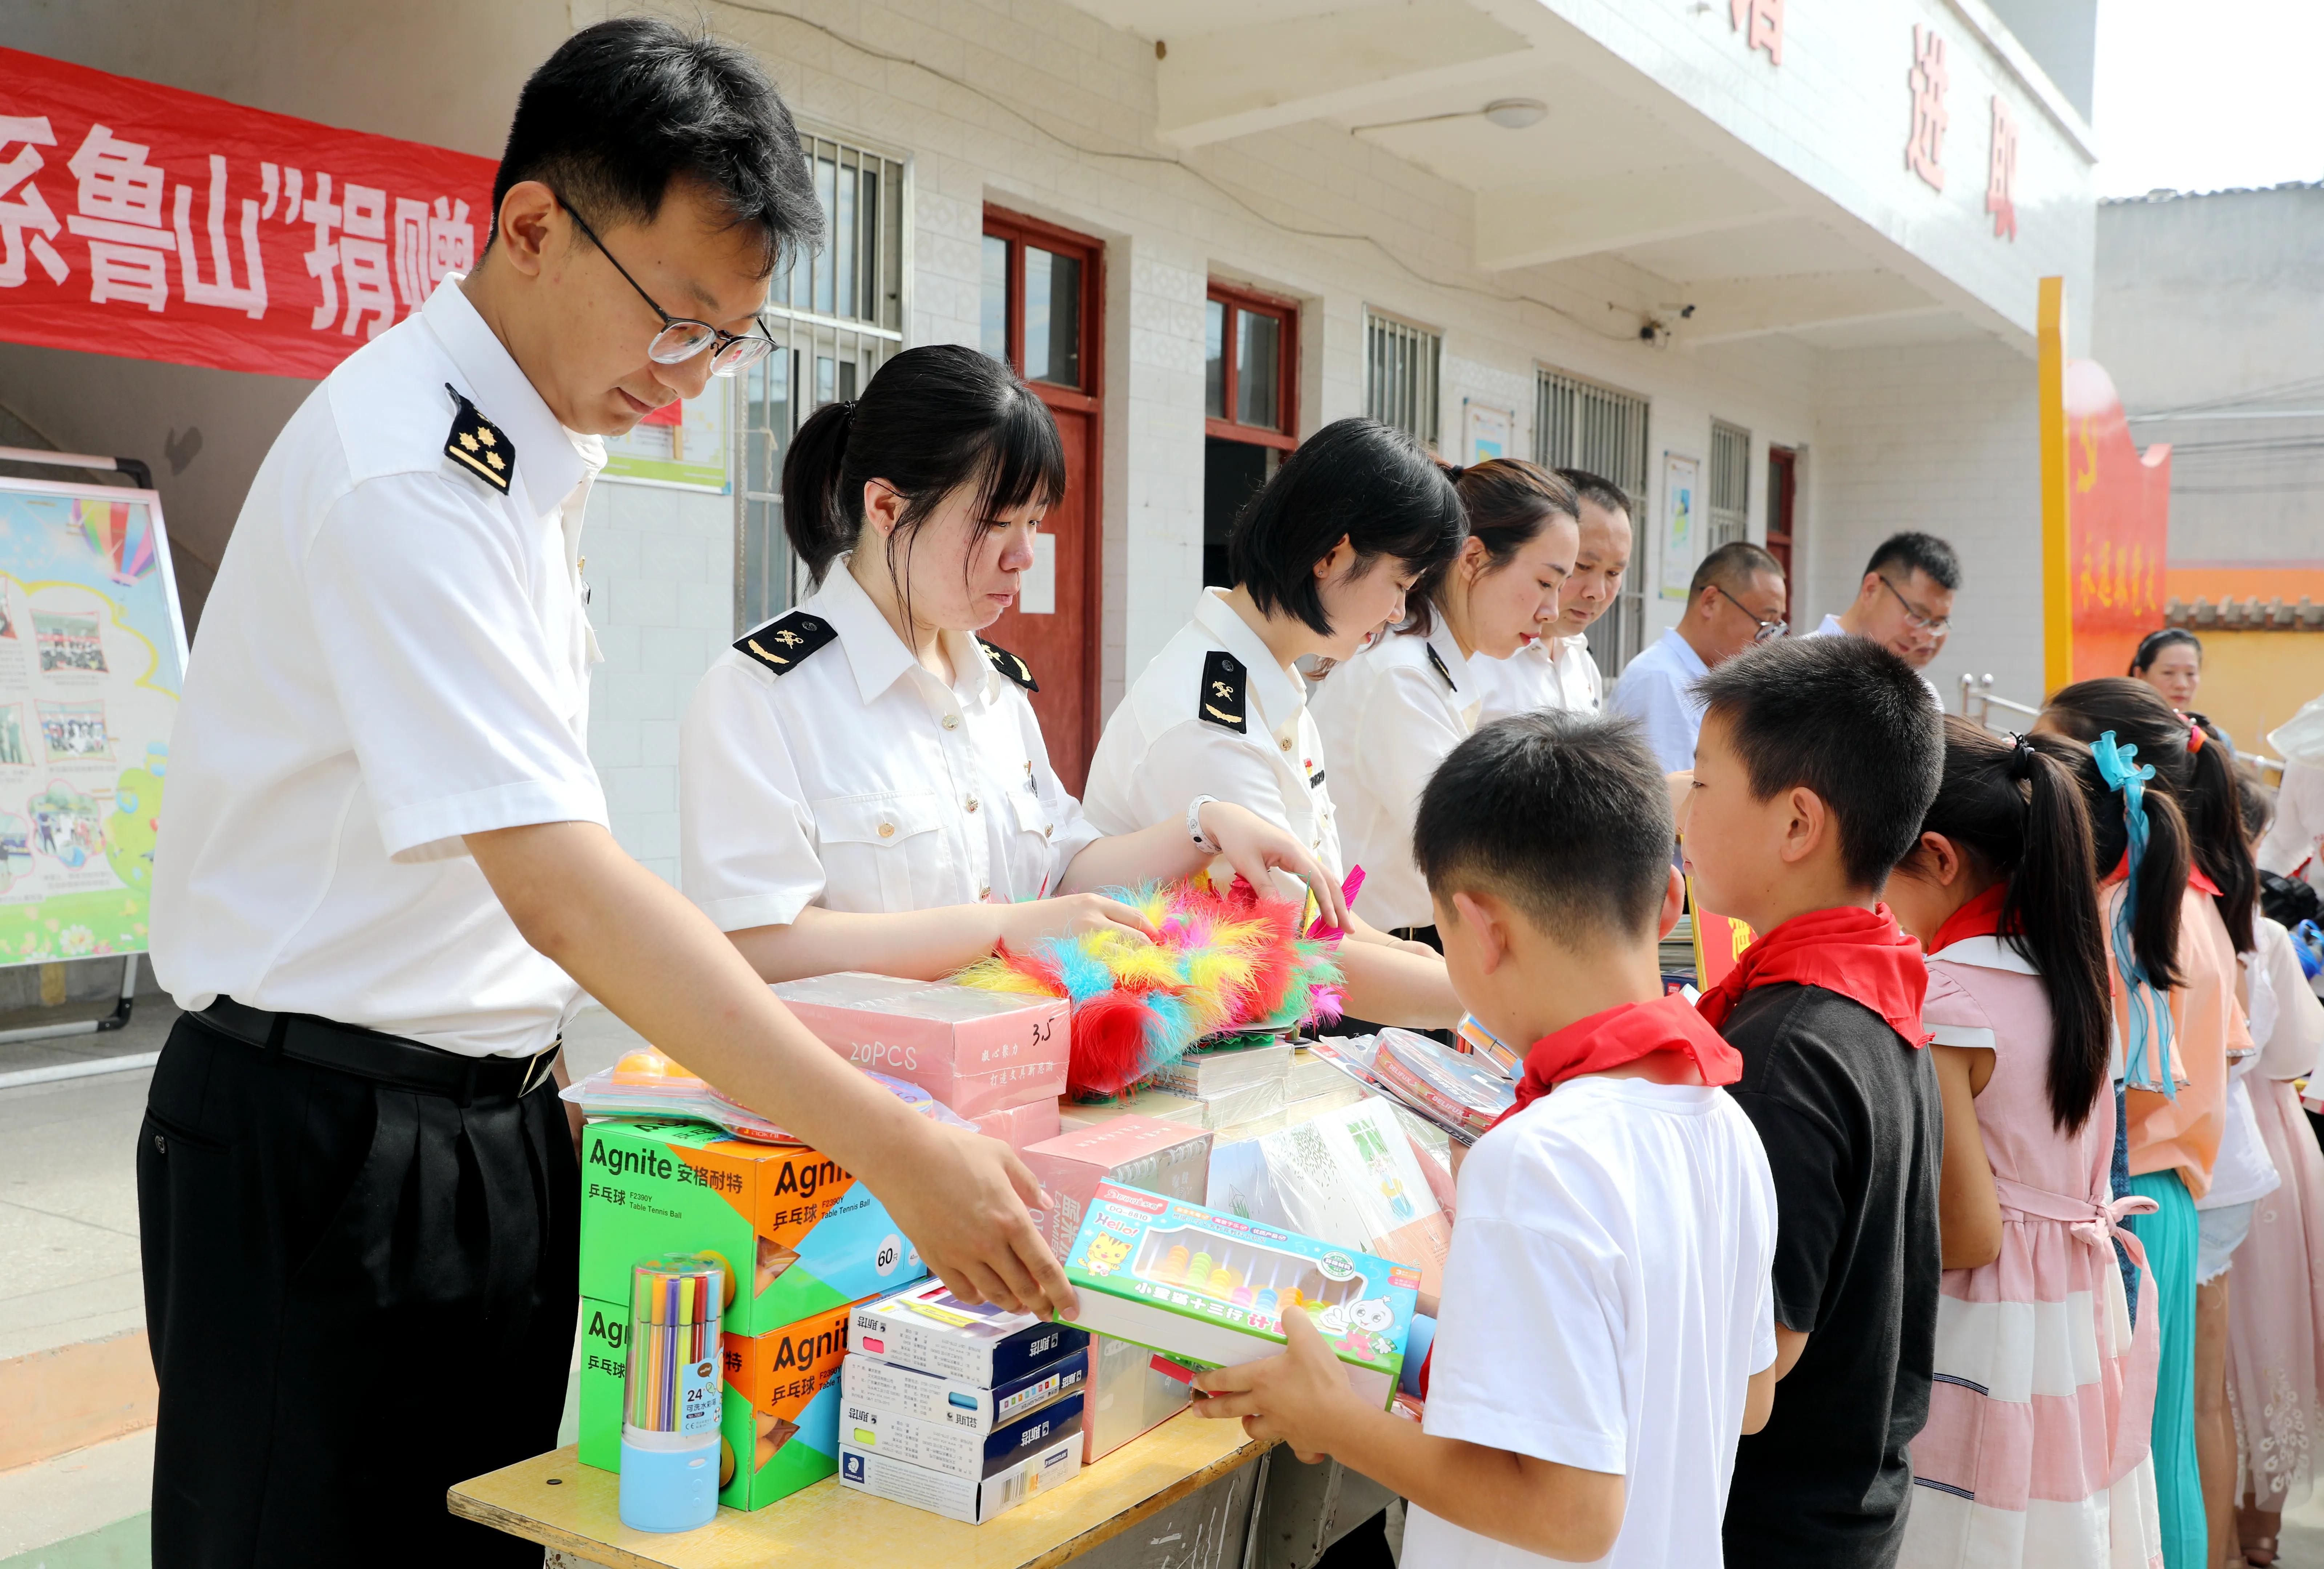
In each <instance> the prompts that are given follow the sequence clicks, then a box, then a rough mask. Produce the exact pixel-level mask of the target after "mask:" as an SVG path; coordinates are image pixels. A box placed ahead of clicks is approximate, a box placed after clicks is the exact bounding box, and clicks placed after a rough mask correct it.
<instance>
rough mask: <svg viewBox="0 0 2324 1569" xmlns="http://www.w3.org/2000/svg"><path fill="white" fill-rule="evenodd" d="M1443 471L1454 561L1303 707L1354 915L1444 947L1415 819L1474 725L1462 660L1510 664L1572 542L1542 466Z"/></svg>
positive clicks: (1556, 586) (1566, 569) (1571, 526)
mask: <svg viewBox="0 0 2324 1569" xmlns="http://www.w3.org/2000/svg"><path fill="white" fill-rule="evenodd" d="M1450 473H1451V474H1452V476H1453V480H1454V488H1455V489H1456V490H1457V491H1458V492H1459V493H1460V496H1461V506H1462V511H1463V512H1466V513H1467V515H1468V521H1469V537H1468V539H1467V540H1465V541H1463V542H1462V546H1461V553H1460V554H1459V555H1458V556H1455V557H1453V558H1452V559H1451V560H1449V561H1445V562H1442V563H1440V564H1439V565H1438V566H1437V567H1435V568H1433V569H1432V570H1431V571H1430V572H1429V573H1428V574H1427V575H1426V576H1425V577H1423V578H1422V579H1421V580H1420V582H1419V583H1418V584H1417V585H1416V586H1415V587H1414V589H1413V592H1412V595H1411V596H1410V598H1409V600H1408V601H1407V605H1408V608H1409V610H1410V614H1409V615H1408V616H1407V617H1406V620H1405V621H1404V623H1403V624H1402V625H1400V626H1397V627H1396V628H1395V629H1394V630H1392V631H1390V632H1388V633H1386V634H1385V635H1383V636H1380V637H1378V638H1375V639H1373V640H1372V642H1371V645H1370V646H1369V648H1366V649H1365V650H1364V651H1362V652H1360V653H1359V654H1357V655H1356V656H1355V657H1354V658H1353V659H1351V660H1348V661H1347V662H1346V663H1345V664H1343V665H1340V666H1338V667H1337V668H1335V669H1333V671H1332V672H1331V673H1330V674H1329V675H1328V676H1326V677H1324V678H1323V681H1322V682H1321V683H1320V684H1319V685H1318V686H1317V688H1316V690H1315V696H1314V699H1313V706H1314V715H1315V726H1316V729H1317V730H1318V731H1319V732H1320V733H1321V734H1322V735H1323V750H1324V751H1325V752H1327V753H1328V754H1330V755H1331V756H1332V757H1333V759H1334V760H1335V761H1334V763H1333V776H1332V777H1333V784H1334V785H1335V786H1337V787H1338V788H1337V790H1336V793H1335V796H1334V798H1335V799H1336V800H1337V801H1338V803H1339V818H1340V820H1339V827H1340V849H1341V853H1342V854H1343V855H1344V856H1345V857H1346V858H1347V860H1348V861H1349V863H1351V864H1353V865H1357V866H1361V867H1362V868H1363V869H1364V885H1363V891H1361V892H1360V893H1359V894H1358V895H1357V897H1356V900H1355V909H1356V912H1357V913H1358V914H1359V915H1360V916H1361V917H1362V918H1364V919H1365V920H1366V921H1367V922H1369V924H1370V925H1372V926H1375V927H1379V928H1383V929H1384V930H1386V931H1388V932H1389V933H1390V934H1392V935H1393V936H1396V937H1406V938H1411V939H1414V940H1416V941H1419V942H1424V943H1426V944H1427V945H1428V946H1430V947H1432V948H1438V949H1440V950H1441V948H1442V946H1443V945H1442V944H1440V943H1439V942H1438V941H1437V939H1436V926H1435V917H1434V913H1433V912H1432V911H1431V909H1430V907H1429V902H1428V884H1427V882H1426V881H1425V880H1424V879H1423V878H1422V877H1421V875H1420V869H1419V868H1418V867H1417V866H1416V865H1415V864H1413V860H1412V817H1413V813H1414V811H1415V810H1416V808H1418V807H1419V805H1420V792H1421V790H1422V789H1424V788H1425V786H1426V785H1427V783H1428V776H1429V775H1431V774H1433V773H1434V772H1435V771H1436V765H1437V764H1438V763H1440V762H1442V761H1444V756H1445V753H1447V752H1451V751H1452V749H1453V748H1454V747H1455V746H1458V745H1459V744H1460V743H1462V740H1464V739H1465V738H1466V737H1467V736H1468V734H1469V733H1470V732H1471V731H1472V730H1474V729H1475V728H1476V727H1477V725H1478V723H1479V717H1478V716H1479V713H1480V708H1481V706H1482V703H1483V697H1484V693H1483V690H1482V688H1481V685H1480V682H1479V680H1478V678H1477V677H1476V675H1475V674H1474V673H1473V666H1472V664H1471V660H1475V663H1477V664H1481V663H1483V662H1484V661H1485V660H1505V659H1508V657H1509V656H1510V655H1512V654H1514V653H1516V652H1517V650H1518V649H1519V648H1520V647H1521V646H1523V644H1524V643H1525V641H1526V638H1527V637H1528V636H1530V635H1531V634H1532V633H1533V631H1534V629H1535V626H1536V625H1538V624H1539V623H1540V621H1541V619H1542V618H1543V617H1545V616H1554V615H1555V614H1556V613H1557V601H1558V594H1559V592H1560V590H1562V589H1563V587H1564V586H1565V579H1566V577H1567V576H1568V575H1569V574H1571V573H1572V570H1573V558H1574V555H1575V553H1576V551H1577V550H1578V549H1580V547H1581V542H1582V535H1581V525H1580V522H1579V521H1578V520H1577V518H1576V517H1575V510H1576V509H1575V505H1574V497H1573V487H1572V485H1568V484H1566V483H1565V481H1563V480H1562V479H1560V478H1558V476H1557V475H1554V474H1552V473H1550V472H1549V471H1548V470H1547V469H1545V468H1541V467H1537V466H1535V465H1533V464H1530V463H1526V462H1522V461H1520V460H1518V459H1517V458H1511V457H1496V458H1493V459H1491V460H1490V461H1489V462H1485V463H1480V464H1477V465H1474V466H1471V467H1470V468H1467V469H1459V468H1455V469H1452V470H1451V471H1450ZM1479 655H1481V656H1483V658H1482V659H1477V657H1476V656H1479Z"/></svg>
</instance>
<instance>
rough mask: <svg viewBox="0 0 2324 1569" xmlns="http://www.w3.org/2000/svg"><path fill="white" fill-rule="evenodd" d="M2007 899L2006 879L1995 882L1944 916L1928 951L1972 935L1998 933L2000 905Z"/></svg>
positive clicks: (1940, 949)
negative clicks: (1942, 923)
mask: <svg viewBox="0 0 2324 1569" xmlns="http://www.w3.org/2000/svg"><path fill="white" fill-rule="evenodd" d="M2007 902H2009V884H2008V883H2007V882H2006V881H2004V882H1997V883H1995V884H1994V885H1993V886H1992V887H1991V888H1988V889H1987V890H1986V891H1984V892H1983V893H1980V894H1978V896H1977V897H1976V898H1975V899H1972V900H1969V902H1968V903H1967V904H1965V905H1962V906H1961V907H1960V909H1957V910H1955V911H1953V912H1952V914H1950V915H1949V916H1947V917H1945V923H1944V925H1942V926H1941V927H1939V928H1937V937H1936V940H1935V941H1934V942H1932V943H1931V944H1930V945H1929V952H1930V954H1931V955H1937V954H1941V953H1943V952H1944V951H1945V950H1946V949H1947V948H1949V947H1951V946H1953V945H1954V944H1955V943H1965V942H1967V941H1968V940H1969V938H1971V937H1995V936H1997V935H1999V933H2000V931H2001V907H2002V906H2003V905H2005V904H2006V903H2007Z"/></svg>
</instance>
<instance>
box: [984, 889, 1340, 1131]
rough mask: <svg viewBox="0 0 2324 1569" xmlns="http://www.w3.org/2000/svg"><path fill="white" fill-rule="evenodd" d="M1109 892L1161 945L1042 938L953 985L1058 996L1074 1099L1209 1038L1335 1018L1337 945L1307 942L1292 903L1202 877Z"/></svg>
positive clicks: (1124, 938) (1136, 1075) (1123, 937)
mask: <svg viewBox="0 0 2324 1569" xmlns="http://www.w3.org/2000/svg"><path fill="white" fill-rule="evenodd" d="M1107 894H1108V896H1109V897H1111V898H1114V899H1118V900H1120V901H1121V902H1122V903H1124V904H1127V905H1130V906H1133V907H1135V908H1136V909H1137V910H1138V911H1139V913H1140V914H1141V915H1143V916H1145V917H1146V918H1147V919H1148V921H1149V922H1151V923H1152V925H1153V927H1154V928H1155V930H1157V932H1159V933H1161V940H1160V941H1159V942H1154V943H1148V942H1146V941H1143V940H1142V939H1140V938H1138V937H1132V936H1129V935H1127V934H1124V933H1121V932H1118V931H1105V932H1083V933H1080V934H1078V935H1075V936H1071V937H1065V936H1060V937H1044V938H1043V939H1041V940H1040V941H1039V942H1037V943H1036V944H1034V945H1033V946H1032V948H1031V950H1030V951H1028V952H1023V953H1019V952H1016V951H1013V950H1011V949H1010V948H1009V947H1007V946H1002V947H1001V949H1000V950H999V951H998V952H996V953H995V954H993V955H992V956H991V957H990V958H986V959H980V960H979V961H977V962H976V963H975V964H971V965H970V966H969V967H968V968H966V969H964V970H963V971H961V972H960V974H958V975H956V976H954V979H955V980H957V981H960V982H962V983H964V984H966V985H970V986H981V987H982V988H984V989H985V990H986V991H990V992H1030V993H1032V994H1034V995H1037V996H1042V997H1062V998H1064V999H1065V1001H1067V1003H1068V1004H1070V1006H1071V1010H1072V1013H1071V1018H1072V1028H1073V1052H1072V1057H1071V1059H1070V1062H1069V1065H1068V1066H1067V1069H1066V1074H1065V1085H1066V1088H1067V1089H1068V1090H1069V1091H1070V1092H1071V1093H1072V1094H1076V1095H1084V1096H1093V1095H1111V1094H1120V1092H1121V1091H1123V1090H1125V1089H1127V1088H1129V1087H1130V1085H1131V1084H1136V1083H1138V1082H1139V1080H1140V1079H1143V1078H1146V1077H1148V1075H1152V1074H1153V1073H1155V1072H1156V1071H1157V1070H1158V1069H1160V1068H1163V1067H1165V1066H1168V1065H1169V1064H1171V1063H1173V1062H1176V1060H1177V1059H1178V1057H1180V1055H1181V1054H1183V1053H1184V1052H1185V1050H1186V1048H1188V1047H1191V1046H1193V1045H1194V1044H1195V1043H1196V1042H1197V1041H1201V1040H1203V1039H1207V1038H1210V1037H1212V1036H1216V1035H1231V1034H1234V1033H1237V1032H1239V1031H1248V1030H1255V1029H1290V1028H1291V1027H1292V1026H1294V1025H1296V1024H1306V1023H1317V1022H1328V1021H1330V1020H1334V1019H1337V1018H1338V1017H1339V1016H1340V1008H1341V993H1340V984H1339V983H1340V967H1339V965H1338V964H1335V963H1333V958H1332V952H1333V948H1334V947H1336V946H1338V945H1337V943H1336V941H1334V940H1333V939H1331V938H1311V937H1303V936H1302V935H1301V934H1300V929H1299V919H1300V913H1301V911H1300V908H1299V906H1297V905H1295V904H1293V903H1291V902H1290V901H1289V900H1282V899H1276V898H1272V897H1267V898H1262V897H1261V896H1260V895H1259V893H1258V892H1257V891H1254V890H1253V889H1252V888H1251V886H1250V884H1249V883H1248V882H1245V881H1242V879H1240V878H1237V879H1235V881H1234V883H1233V885H1232V886H1231V887H1230V888H1229V889H1228V890H1227V891H1225V892H1223V893H1222V892H1220V891H1217V890H1216V889H1214V888H1213V886H1212V885H1211V883H1210V881H1208V880H1207V879H1206V878H1204V877H1202V876H1200V875H1197V876H1195V877H1192V878H1186V879H1184V880H1181V881H1176V882H1170V883H1147V884H1145V885H1143V886H1141V887H1139V888H1128V889H1124V888H1116V889H1109V890H1107Z"/></svg>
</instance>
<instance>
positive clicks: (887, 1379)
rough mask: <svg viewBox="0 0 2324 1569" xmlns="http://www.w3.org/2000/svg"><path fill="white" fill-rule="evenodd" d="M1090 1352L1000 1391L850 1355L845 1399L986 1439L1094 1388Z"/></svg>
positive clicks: (842, 1377) (843, 1377)
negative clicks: (1031, 1414)
mask: <svg viewBox="0 0 2324 1569" xmlns="http://www.w3.org/2000/svg"><path fill="white" fill-rule="evenodd" d="M1089 1367H1090V1352H1089V1348H1087V1347H1084V1348H1082V1349H1081V1350H1078V1351H1075V1352H1073V1353H1071V1354H1070V1355H1067V1356H1062V1357H1059V1358H1058V1359H1057V1360H1056V1361H1053V1362H1045V1363H1043V1364H1042V1365H1041V1366H1039V1367H1037V1368H1035V1369H1034V1370H1033V1371H1031V1372H1029V1373H1027V1374H1025V1375H1024V1376H1023V1377H1021V1378H1016V1379H1011V1380H1009V1382H1007V1383H1005V1384H1002V1385H1001V1386H1000V1387H999V1388H998V1389H986V1388H985V1387H984V1386H983V1385H982V1384H973V1383H970V1382H969V1381H968V1380H965V1379H947V1378H943V1377H940V1376H938V1375H937V1374H935V1373H924V1372H922V1371H919V1370H918V1368H907V1367H901V1366H899V1365H898V1364H896V1363H894V1362H884V1361H881V1360H880V1359H879V1358H877V1357H872V1356H862V1355H851V1356H849V1357H848V1359H847V1361H845V1362H844V1364H843V1365H842V1367H841V1370H840V1374H839V1386H840V1390H841V1395H842V1398H844V1399H845V1400H846V1401H847V1402H848V1404H850V1405H853V1406H868V1407H871V1408H872V1409H874V1410H878V1411H892V1412H894V1413H895V1414H896V1415H897V1416H899V1417H914V1418H916V1419H918V1420H919V1421H922V1422H940V1423H944V1424H945V1425H947V1426H953V1427H956V1428H959V1429H960V1430H961V1431H963V1432H964V1433H972V1434H976V1435H983V1434H987V1433H990V1432H991V1431H992V1429H993V1428H994V1427H995V1426H1001V1425H1004V1424H1007V1423H1010V1422H1013V1421H1015V1420H1016V1419H1017V1418H1018V1417H1021V1416H1023V1415H1025V1413H1027V1412H1028V1411H1035V1410H1038V1409H1039V1408H1040V1407H1043V1406H1046V1405H1047V1404H1048V1403H1049V1402H1050V1401H1052V1400H1055V1399H1057V1398H1060V1397H1063V1396H1065V1395H1073V1394H1078V1393H1080V1392H1081V1391H1082V1390H1083V1389H1086V1388H1087V1387H1088V1385H1089Z"/></svg>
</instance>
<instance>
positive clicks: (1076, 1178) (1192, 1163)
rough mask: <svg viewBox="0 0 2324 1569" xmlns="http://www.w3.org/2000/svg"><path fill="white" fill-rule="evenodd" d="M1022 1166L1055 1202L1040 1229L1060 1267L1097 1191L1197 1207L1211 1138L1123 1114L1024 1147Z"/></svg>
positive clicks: (1207, 1175)
mask: <svg viewBox="0 0 2324 1569" xmlns="http://www.w3.org/2000/svg"><path fill="white" fill-rule="evenodd" d="M1024 1158H1025V1164H1026V1165H1027V1166H1028V1167H1029V1168H1031V1169H1032V1172H1033V1175H1034V1176H1035V1177H1038V1178H1039V1179H1040V1182H1041V1186H1043V1187H1046V1188H1047V1189H1048V1190H1049V1196H1050V1197H1051V1198H1053V1199H1055V1200H1056V1203H1055V1204H1053V1205H1052V1206H1051V1207H1050V1210H1049V1214H1048V1222H1047V1225H1045V1226H1044V1227H1043V1228H1042V1229H1043V1232H1044V1234H1045V1235H1047V1238H1048V1241H1049V1251H1051V1252H1053V1253H1055V1254H1056V1255H1057V1257H1059V1258H1060V1259H1062V1258H1064V1257H1065V1254H1066V1252H1067V1251H1068V1250H1070V1249H1071V1248H1072V1247H1073V1245H1074V1237H1075V1236H1077V1235H1078V1234H1079V1233H1080V1232H1081V1229H1082V1216H1083V1214H1085V1213H1086V1212H1087V1211H1088V1209H1089V1204H1090V1200H1091V1198H1092V1197H1093V1196H1094V1195H1095V1194H1096V1193H1097V1190H1098V1186H1099V1185H1100V1184H1102V1183H1108V1182H1111V1183H1112V1184H1114V1185H1116V1186H1121V1187H1135V1188H1139V1189H1142V1190H1144V1191H1145V1192H1148V1193H1158V1194H1161V1195H1164V1196H1166V1197H1169V1198H1190V1199H1194V1200H1196V1201H1198V1202H1199V1201H1200V1200H1201V1199H1202V1198H1203V1196H1204V1195H1205V1194H1206V1193H1207V1192H1208V1191H1209V1188H1210V1181H1211V1134H1210V1131H1209V1130H1208V1129H1203V1128H1190V1127H1188V1126H1187V1125H1186V1124H1185V1123H1184V1122H1166V1121H1162V1120H1161V1119H1160V1118H1157V1117H1140V1116H1138V1115H1136V1114H1134V1113H1125V1114H1124V1115H1122V1116H1119V1117H1113V1118H1110V1119H1109V1120H1107V1121H1102V1122H1099V1123H1097V1124H1095V1125H1093V1126H1091V1127H1086V1128H1073V1129H1068V1130H1067V1131H1065V1132H1062V1133H1060V1134H1058V1135H1057V1136H1056V1138H1054V1139H1046V1140H1042V1141H1041V1142H1040V1143H1038V1144H1033V1145H1029V1146H1028V1147H1027V1148H1026V1149H1025V1151H1024Z"/></svg>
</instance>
